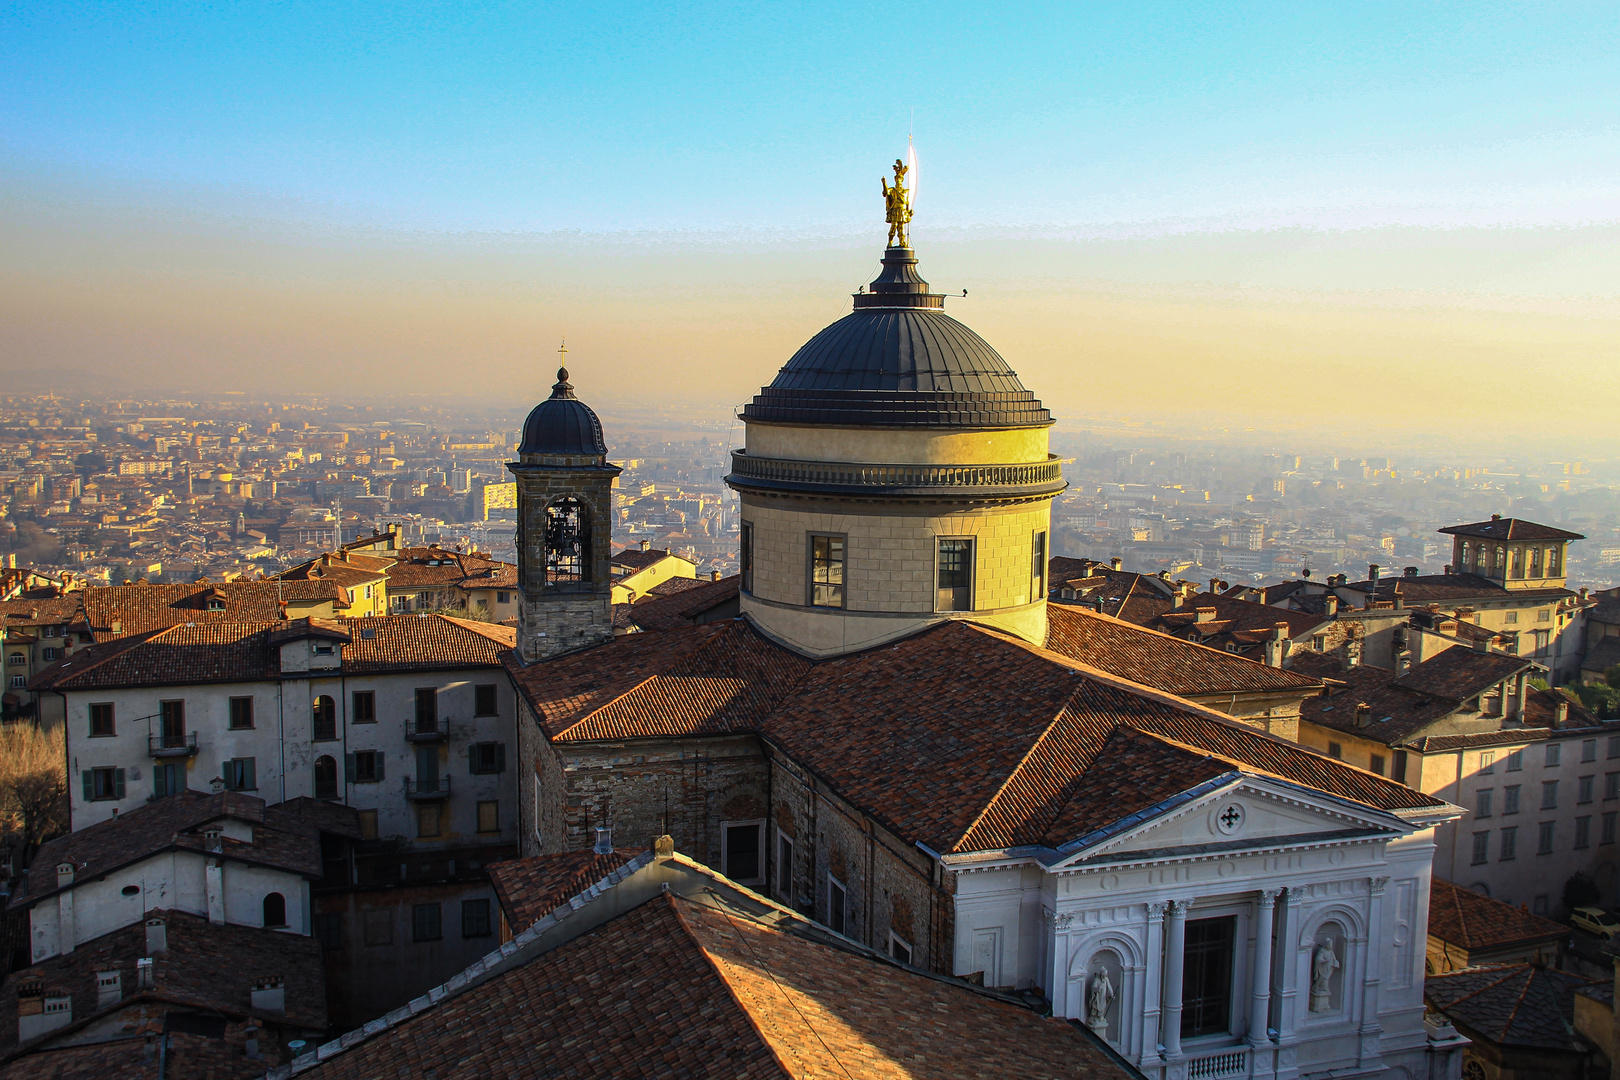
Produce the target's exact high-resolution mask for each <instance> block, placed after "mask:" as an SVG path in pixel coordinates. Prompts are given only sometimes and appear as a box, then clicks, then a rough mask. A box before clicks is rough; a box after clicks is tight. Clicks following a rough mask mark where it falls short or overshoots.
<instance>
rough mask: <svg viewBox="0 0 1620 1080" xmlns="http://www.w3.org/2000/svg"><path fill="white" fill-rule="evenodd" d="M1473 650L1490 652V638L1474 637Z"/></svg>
mask: <svg viewBox="0 0 1620 1080" xmlns="http://www.w3.org/2000/svg"><path fill="white" fill-rule="evenodd" d="M1474 651H1475V652H1483V653H1488V652H1490V651H1491V639H1490V638H1488V637H1483V636H1481V637H1477V638H1475V639H1474Z"/></svg>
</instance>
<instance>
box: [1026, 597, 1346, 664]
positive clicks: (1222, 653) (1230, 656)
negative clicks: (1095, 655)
mask: <svg viewBox="0 0 1620 1080" xmlns="http://www.w3.org/2000/svg"><path fill="white" fill-rule="evenodd" d="M1132 587H1133V588H1134V587H1135V586H1134V584H1133V586H1132ZM1127 598H1128V597H1127ZM1150 599H1151V598H1150ZM1267 606H1270V605H1267ZM1124 609H1125V601H1124V600H1121V601H1120V610H1121V611H1123V610H1124ZM1059 610H1065V611H1068V610H1072V611H1073V613H1074V614H1076V615H1080V616H1083V617H1085V618H1090V619H1106V620H1107V621H1109V622H1113V623H1118V624H1119V625H1121V626H1125V627H1129V628H1130V629H1132V630H1136V631H1139V632H1141V633H1144V634H1155V635H1157V636H1159V637H1162V638H1169V639H1170V640H1171V641H1174V642H1178V643H1180V644H1182V645H1190V646H1191V647H1192V648H1195V649H1203V650H1204V651H1205V652H1211V653H1214V654H1215V655H1216V656H1219V657H1221V658H1222V659H1223V660H1240V661H1242V662H1244V663H1247V664H1257V665H1259V666H1260V667H1271V665H1270V664H1262V663H1261V662H1260V661H1258V660H1255V659H1252V658H1250V657H1247V656H1239V655H1238V654H1237V653H1230V652H1227V651H1226V650H1225V649H1217V648H1215V646H1213V645H1205V644H1204V643H1203V642H1202V641H1193V640H1191V639H1189V638H1179V637H1176V635H1174V634H1167V633H1165V632H1164V631H1163V630H1160V629H1157V628H1156V627H1152V626H1142V625H1141V624H1139V623H1133V622H1131V621H1130V620H1129V619H1122V618H1120V617H1119V616H1117V615H1109V614H1107V613H1106V612H1102V611H1093V610H1092V609H1090V608H1085V607H1080V606H1078V605H1069V604H1060V605H1059ZM1048 636H1050V634H1048ZM1273 670H1276V671H1286V672H1288V673H1289V674H1291V675H1295V676H1296V677H1298V678H1301V679H1311V678H1312V676H1309V675H1300V674H1299V673H1298V672H1296V671H1294V670H1293V669H1292V668H1275V669H1273ZM1313 681H1315V682H1321V681H1322V680H1320V679H1314V680H1313Z"/></svg>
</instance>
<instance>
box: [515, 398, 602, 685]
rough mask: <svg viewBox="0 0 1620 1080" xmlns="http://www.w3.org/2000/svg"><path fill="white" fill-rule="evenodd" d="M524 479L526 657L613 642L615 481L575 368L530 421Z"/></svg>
mask: <svg viewBox="0 0 1620 1080" xmlns="http://www.w3.org/2000/svg"><path fill="white" fill-rule="evenodd" d="M506 467H507V468H508V469H510V470H511V471H512V475H513V477H514V479H515V480H516V481H517V504H518V505H517V510H518V532H517V552H518V592H519V595H520V597H521V604H520V606H519V609H518V635H517V651H518V655H519V656H520V657H521V658H522V660H523V662H524V663H530V662H532V661H535V660H540V659H544V658H545V657H548V656H557V655H559V654H561V653H565V652H573V651H574V650H576V649H582V648H585V647H586V646H589V645H596V644H599V643H601V642H604V641H607V640H609V639H611V638H612V637H613V605H612V598H613V581H612V575H610V574H609V572H608V557H609V555H610V554H611V553H612V542H613V537H612V535H611V523H612V521H613V481H614V478H615V477H617V476H618V475H619V467H618V466H617V465H614V464H612V463H610V462H609V461H608V459H607V443H606V442H605V441H604V440H603V438H602V423H601V421H600V420H598V419H597V417H596V413H594V412H592V411H591V409H590V407H589V406H587V405H586V404H585V403H584V402H582V401H580V400H579V399H578V398H576V397H575V396H574V387H573V384H572V383H570V382H569V381H568V369H567V368H562V369H559V370H558V372H557V382H556V384H555V385H553V386H552V388H551V396H550V397H549V398H547V399H546V400H545V401H542V402H541V403H540V404H539V405H536V406H535V407H534V411H533V412H531V413H529V418H528V419H527V420H525V421H524V423H523V441H522V442H521V443H520V444H519V445H518V460H516V461H512V462H508V463H507V465H506Z"/></svg>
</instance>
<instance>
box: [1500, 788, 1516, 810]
mask: <svg viewBox="0 0 1620 1080" xmlns="http://www.w3.org/2000/svg"><path fill="white" fill-rule="evenodd" d="M1518 812H1519V785H1518V784H1509V785H1508V786H1507V787H1505V788H1503V789H1502V813H1504V814H1517V813H1518Z"/></svg>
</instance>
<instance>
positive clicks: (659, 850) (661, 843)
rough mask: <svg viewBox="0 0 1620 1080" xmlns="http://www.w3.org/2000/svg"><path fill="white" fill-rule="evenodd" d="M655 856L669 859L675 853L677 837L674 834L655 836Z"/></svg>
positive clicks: (653, 846)
mask: <svg viewBox="0 0 1620 1080" xmlns="http://www.w3.org/2000/svg"><path fill="white" fill-rule="evenodd" d="M652 849H653V857H654V858H657V859H667V858H670V857H671V856H673V855H674V854H675V838H674V837H672V836H668V835H665V836H655V837H653V842H652Z"/></svg>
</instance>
